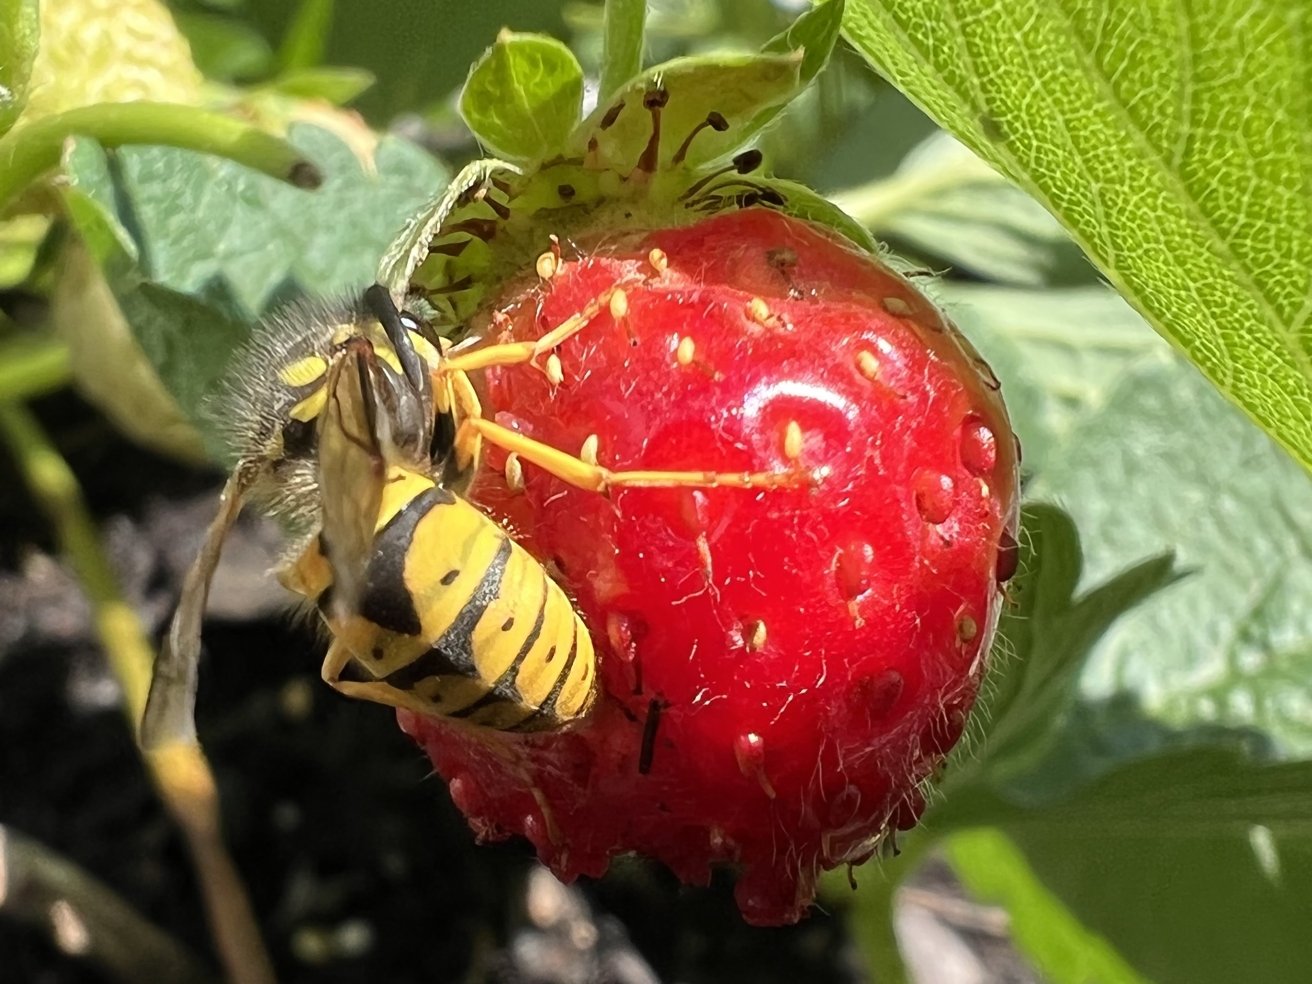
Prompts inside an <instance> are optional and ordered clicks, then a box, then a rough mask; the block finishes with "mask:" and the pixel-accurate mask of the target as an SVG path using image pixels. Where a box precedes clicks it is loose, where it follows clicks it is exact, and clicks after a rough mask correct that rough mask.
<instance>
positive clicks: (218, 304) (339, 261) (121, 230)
mask: <svg viewBox="0 0 1312 984" xmlns="http://www.w3.org/2000/svg"><path fill="white" fill-rule="evenodd" d="M290 139H291V140H292V142H293V143H294V144H295V145H296V146H297V147H298V148H299V149H301V150H302V151H303V152H304V153H305V154H307V155H308V156H309V157H310V158H311V159H312V160H314V161H315V162H316V163H318V164H319V165H320V166H321V168H322V170H323V172H324V175H325V181H324V184H323V186H322V187H321V188H320V189H319V190H318V191H315V192H305V191H299V190H296V189H294V188H290V187H288V186H287V185H285V184H282V183H280V182H277V181H273V180H272V179H270V178H267V177H265V176H264V175H260V174H256V173H254V172H252V171H249V170H247V169H245V168H242V167H239V166H238V165H235V164H232V163H231V162H229V161H225V160H222V159H219V158H214V157H208V156H205V155H200V154H193V153H189V152H186V151H179V150H173V149H169V148H124V149H121V150H119V151H117V152H115V154H114V155H113V156H112V157H109V156H107V155H106V153H105V152H104V151H103V150H102V149H101V148H100V147H99V146H97V145H95V144H93V143H90V142H89V141H79V142H78V143H77V145H76V146H75V148H74V150H73V152H72V153H71V154H70V155H69V156H68V159H67V161H66V171H67V174H68V176H69V187H68V189H67V190H66V192H65V195H66V202H67V208H68V211H69V215H70V218H71V220H72V221H73V224H74V226H75V228H77V230H78V232H79V233H80V234H81V235H82V237H83V239H84V241H85V242H86V244H87V246H88V248H89V249H90V250H91V251H92V254H93V255H94V256H95V258H96V259H97V261H98V263H99V265H100V267H101V269H102V271H103V272H104V274H105V277H106V279H107V281H108V282H109V285H110V288H111V289H112V291H113V293H114V297H115V299H116V300H117V301H118V303H119V305H120V307H121V308H122V310H123V313H124V315H125V316H126V317H127V319H128V323H129V325H130V326H131V328H132V331H133V333H134V334H135V336H136V338H137V341H138V343H139V344H140V346H141V348H142V350H143V351H144V353H145V354H146V356H147V357H148V358H149V359H150V361H151V362H152V363H153V364H154V366H155V368H156V370H157V372H158V374H159V376H160V379H161V380H162V381H163V383H164V385H165V386H166V388H167V389H168V390H169V391H170V392H171V393H172V395H173V396H174V398H175V399H176V400H177V402H178V404H179V405H180V406H181V407H182V408H183V410H184V411H185V412H187V413H188V414H190V415H191V416H192V417H193V418H195V417H196V416H197V413H198V410H199V409H200V406H201V404H202V402H203V400H204V398H205V395H206V394H207V393H208V392H209V391H210V390H211V389H212V387H213V385H214V383H215V381H216V380H217V379H218V377H220V376H221V375H222V373H223V371H224V368H225V366H226V365H227V362H228V359H229V357H230V356H231V355H232V352H233V349H234V348H235V347H236V346H237V345H239V344H241V343H242V342H243V341H244V340H245V339H246V338H247V337H248V335H249V333H250V330H251V327H252V326H253V324H254V323H255V322H256V321H257V320H258V319H259V318H261V317H263V316H265V315H266V314H267V313H269V311H270V310H272V309H273V308H275V307H277V306H279V305H280V304H281V303H285V302H287V301H290V300H292V299H293V298H295V297H299V296H301V295H303V294H307V293H308V294H334V293H337V294H340V293H343V292H346V291H351V290H357V289H359V288H360V287H362V286H363V285H365V284H368V283H370V282H371V281H372V280H373V278H374V274H375V270H376V266H377V262H378V258H379V256H380V255H381V253H382V251H383V248H384V246H385V245H386V244H387V243H388V242H389V241H390V240H391V238H392V236H393V235H394V234H395V231H396V229H397V228H399V227H400V226H401V225H402V224H403V223H404V221H405V219H406V217H407V216H409V215H410V214H411V213H412V212H414V211H415V210H416V209H417V208H418V207H419V205H420V203H421V202H422V200H423V198H424V197H425V196H426V195H427V194H428V193H429V189H432V188H435V187H441V185H442V183H443V180H444V177H445V175H444V173H443V171H442V169H441V167H440V166H439V165H438V164H437V163H436V162H435V161H434V160H433V159H432V158H430V157H429V156H428V155H426V154H425V153H423V152H422V151H420V150H419V149H418V148H416V147H414V146H413V145H411V144H408V143H406V142H405V141H402V140H398V139H395V138H390V137H388V138H384V139H383V140H382V141H381V142H380V143H379V145H378V147H377V149H376V152H375V154H374V155H373V160H372V161H371V162H370V166H369V167H368V168H367V169H366V167H365V165H364V163H363V162H362V161H360V160H359V159H358V158H356V156H355V155H354V154H353V153H352V151H351V150H350V148H348V147H347V146H346V145H345V144H344V143H342V142H341V141H340V140H339V139H338V138H337V137H335V136H334V135H332V134H330V133H328V132H327V131H324V130H321V129H318V128H315V127H310V126H303V125H302V126H295V127H293V128H292V130H291V133H290ZM206 436H207V437H210V438H211V439H213V436H214V435H212V434H208V435H206ZM212 450H215V451H217V450H218V448H217V445H215V444H213V443H212Z"/></svg>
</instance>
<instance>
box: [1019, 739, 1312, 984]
mask: <svg viewBox="0 0 1312 984" xmlns="http://www.w3.org/2000/svg"><path fill="white" fill-rule="evenodd" d="M1309 818H1312V763H1309V762H1299V763H1289V764H1281V765H1260V764H1255V763H1253V762H1252V761H1251V760H1249V759H1248V758H1247V757H1246V756H1244V755H1242V754H1241V753H1237V752H1235V751H1232V750H1230V751H1228V750H1225V749H1210V750H1207V749H1203V750H1200V749H1193V750H1187V751H1181V752H1177V753H1173V754H1168V755H1161V756H1157V757H1154V758H1151V759H1148V760H1146V761H1141V762H1135V763H1132V764H1130V765H1128V766H1126V767H1125V768H1123V769H1121V770H1119V771H1117V772H1115V773H1113V774H1111V775H1109V776H1107V777H1105V778H1104V779H1103V780H1101V781H1100V782H1098V783H1095V784H1094V785H1092V786H1090V787H1088V788H1086V789H1084V790H1083V791H1081V792H1080V793H1078V794H1077V795H1075V796H1073V797H1071V798H1069V799H1067V800H1065V801H1064V802H1062V803H1061V804H1060V805H1059V806H1057V807H1054V808H1051V809H1048V810H1045V811H1043V812H1042V813H1041V814H1035V815H1032V816H1030V817H1028V818H1025V819H1022V820H1020V821H1018V822H1017V823H1015V824H1012V825H1009V827H1008V829H1009V831H1010V832H1011V834H1012V836H1013V837H1014V838H1015V840H1016V841H1017V843H1018V844H1019V845H1020V846H1021V847H1022V849H1023V850H1024V851H1025V853H1026V855H1027V856H1028V857H1029V859H1030V863H1031V865H1033V867H1034V869H1035V871H1036V872H1037V873H1038V874H1039V875H1040V877H1042V879H1043V880H1044V882H1045V883H1046V884H1047V885H1048V886H1049V887H1050V888H1051V889H1052V890H1053V891H1055V892H1056V893H1057V894H1058V895H1060V896H1061V897H1062V898H1063V899H1065V900H1066V901H1067V903H1068V905H1069V906H1070V907H1071V909H1072V910H1073V911H1074V912H1075V913H1076V914H1077V915H1078V916H1079V917H1080V918H1081V919H1082V920H1083V921H1084V922H1085V924H1086V925H1088V926H1089V927H1091V928H1092V929H1093V930H1095V931H1097V932H1099V933H1101V934H1103V935H1104V936H1106V937H1107V938H1108V939H1110V940H1114V941H1115V943H1116V945H1117V946H1118V948H1119V949H1120V951H1121V953H1122V955H1123V956H1124V957H1126V959H1128V960H1130V961H1131V962H1132V963H1133V964H1134V965H1135V966H1136V967H1138V968H1139V969H1140V971H1142V972H1143V973H1144V974H1146V975H1148V976H1150V977H1151V978H1152V979H1153V980H1154V981H1157V982H1158V984H1231V982H1234V981H1262V982H1264V984H1267V982H1270V984H1301V982H1302V981H1305V980H1306V979H1307V968H1308V966H1309V965H1312V939H1310V938H1309V937H1308V934H1307V933H1305V932H1304V931H1303V930H1304V927H1305V925H1306V920H1307V900H1308V899H1309V898H1312V821H1310V820H1309Z"/></svg>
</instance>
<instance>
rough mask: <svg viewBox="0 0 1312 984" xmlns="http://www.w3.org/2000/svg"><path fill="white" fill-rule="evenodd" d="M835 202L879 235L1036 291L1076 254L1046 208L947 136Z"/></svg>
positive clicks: (990, 277) (933, 139) (926, 144)
mask: <svg viewBox="0 0 1312 984" xmlns="http://www.w3.org/2000/svg"><path fill="white" fill-rule="evenodd" d="M834 200H835V202H836V204H838V205H839V206H840V207H842V208H843V209H845V210H846V211H847V212H848V213H849V214H851V215H852V216H853V217H854V218H856V219H858V220H859V221H861V222H863V223H865V225H866V226H867V227H869V228H870V230H871V231H872V232H873V233H874V234H875V235H876V236H879V237H888V238H893V239H896V240H898V242H899V243H900V244H905V245H907V246H910V247H912V248H914V249H915V250H917V251H919V252H920V253H921V254H923V255H925V256H928V257H940V258H942V259H944V260H947V261H948V262H949V263H951V264H952V265H953V266H955V267H958V268H959V269H961V270H964V271H966V272H968V273H972V274H975V275H977V276H979V277H983V278H985V279H987V280H992V281H994V282H997V283H1006V284H1021V285H1028V286H1038V285H1040V284H1043V283H1045V282H1047V281H1049V280H1050V279H1051V277H1052V275H1053V274H1054V273H1055V272H1057V271H1058V269H1059V268H1060V266H1061V264H1062V263H1063V261H1065V262H1067V263H1069V262H1070V257H1069V254H1071V253H1077V251H1076V248H1075V246H1074V245H1073V244H1071V242H1070V240H1069V238H1068V237H1067V235H1066V232H1065V230H1064V229H1062V227H1061V225H1060V223H1058V222H1057V220H1056V219H1054V218H1053V217H1052V216H1051V215H1050V214H1049V213H1048V211H1047V210H1046V209H1044V207H1043V206H1042V205H1040V204H1039V203H1038V202H1036V201H1035V200H1034V199H1033V198H1031V197H1030V196H1029V195H1027V194H1025V192H1023V191H1021V190H1020V189H1019V188H1017V187H1016V186H1015V185H1014V184H1012V183H1011V182H1010V181H1008V180H1007V179H1006V178H1004V177H1003V176H1002V175H1000V174H999V173H998V172H997V171H995V170H993V168H991V167H989V166H988V165H987V164H985V163H984V162H983V161H982V160H980V159H979V158H978V157H976V156H975V155H974V154H973V153H971V152H970V151H969V150H967V149H966V148H965V147H963V146H962V145H961V144H960V143H958V142H957V141H956V140H955V139H953V138H952V137H951V136H949V135H948V134H946V133H942V132H939V133H935V134H933V135H932V136H931V137H929V139H927V140H926V141H925V142H924V143H922V144H921V145H920V146H918V147H916V148H915V149H914V150H912V151H911V153H909V154H908V155H907V156H906V157H905V158H904V159H903V161H902V164H901V165H900V166H899V167H898V169H897V173H896V174H894V175H893V176H892V177H890V178H886V179H884V180H882V181H875V182H872V183H870V184H868V185H865V186H863V187H860V188H854V189H851V190H850V191H844V192H840V193H838V194H837V195H835V196H834Z"/></svg>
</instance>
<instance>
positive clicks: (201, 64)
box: [173, 10, 273, 82]
mask: <svg viewBox="0 0 1312 984" xmlns="http://www.w3.org/2000/svg"><path fill="white" fill-rule="evenodd" d="M173 19H174V20H175V21H176V22H177V25H178V30H180V31H181V32H182V33H183V35H184V36H185V37H186V39H187V44H188V46H190V48H191V55H192V57H193V58H194V59H195V60H196V67H197V68H199V69H200V70H201V72H203V73H204V75H205V77H206V78H207V79H215V80H217V81H221V82H237V81H240V80H243V79H257V78H263V77H264V76H265V75H267V74H268V72H269V69H270V68H271V67H272V66H273V49H272V48H270V47H269V42H268V41H266V40H265V39H264V37H263V36H262V35H261V34H260V33H259V32H258V31H256V30H254V29H253V28H252V27H251V26H250V25H249V24H246V23H244V22H242V21H239V20H237V19H236V18H234V17H225V16H222V15H220V14H207V13H200V12H198V11H192V10H179V11H174V13H173Z"/></svg>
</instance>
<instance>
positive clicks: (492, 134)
mask: <svg viewBox="0 0 1312 984" xmlns="http://www.w3.org/2000/svg"><path fill="white" fill-rule="evenodd" d="M582 105H583V69H582V68H580V67H579V63H578V59H576V58H575V57H574V55H573V53H572V52H571V51H570V50H569V48H567V47H565V45H563V44H561V43H560V42H559V41H557V40H555V39H554V38H549V37H545V36H543V35H540V34H512V33H510V32H509V31H503V32H502V33H501V36H500V37H498V38H497V43H496V44H494V45H493V46H492V47H491V48H489V49H488V51H487V53H486V54H484V55H483V57H482V58H480V59H479V60H478V62H477V63H476V64H475V65H474V67H473V69H472V70H471V71H470V73H469V80H468V81H467V82H466V83H465V87H464V89H463V90H462V91H461V93H460V115H461V116H463V117H464V120H465V123H467V124H468V125H469V128H470V129H471V130H473V131H474V136H476V137H477V138H478V139H479V142H480V143H482V144H483V146H484V147H486V148H487V149H488V150H490V151H491V152H492V153H493V154H495V155H496V156H498V157H504V158H506V159H507V160H512V161H530V160H540V159H542V158H546V157H550V156H551V155H553V154H555V153H557V152H558V151H559V150H561V148H563V147H564V146H565V142H566V140H567V139H568V137H569V135H570V133H571V132H572V131H573V130H574V128H575V127H576V126H577V125H578V122H579V114H580V113H581V111H582Z"/></svg>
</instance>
